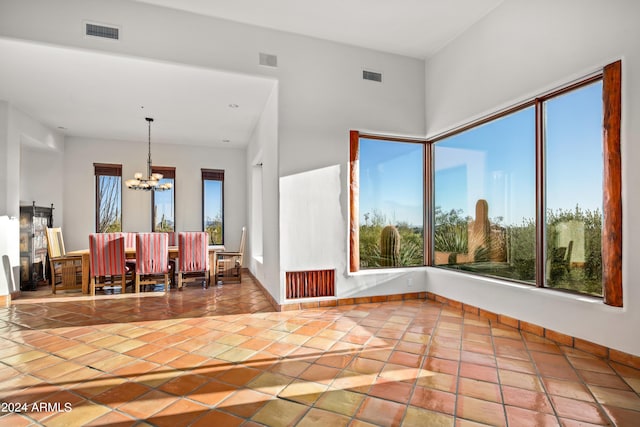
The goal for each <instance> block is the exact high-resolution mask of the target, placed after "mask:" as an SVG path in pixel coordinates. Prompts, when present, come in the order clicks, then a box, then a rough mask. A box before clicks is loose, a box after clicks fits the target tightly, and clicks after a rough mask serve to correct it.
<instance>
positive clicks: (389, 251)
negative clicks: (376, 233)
mask: <svg viewBox="0 0 640 427" xmlns="http://www.w3.org/2000/svg"><path fill="white" fill-rule="evenodd" d="M380 258H381V261H380V264H381V265H383V266H389V267H396V266H398V265H400V233H398V229H397V228H396V227H394V226H393V225H387V226H386V227H385V228H383V229H382V232H381V233H380Z"/></svg>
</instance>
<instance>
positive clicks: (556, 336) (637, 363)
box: [427, 292, 640, 369]
mask: <svg viewBox="0 0 640 427" xmlns="http://www.w3.org/2000/svg"><path fill="white" fill-rule="evenodd" d="M427 299H429V300H432V301H437V302H440V303H442V304H445V305H448V306H450V307H454V308H456V309H458V310H460V311H462V312H465V313H472V314H475V315H478V316H480V317H484V318H487V319H489V320H490V321H491V322H493V323H498V324H501V325H506V326H511V327H513V328H516V329H518V330H520V331H524V332H528V333H530V334H533V335H536V336H539V337H544V338H546V339H548V340H550V341H553V342H555V343H557V344H560V345H563V346H566V347H571V348H575V349H577V350H582V351H584V352H587V353H589V354H592V355H594V356H597V357H600V358H603V359H607V360H610V361H612V362H617V363H620V364H622V365H626V366H630V367H633V368H635V369H640V357H639V356H635V355H633V354H629V353H624V352H622V351H619V350H616V349H613V348H609V347H605V346H602V345H600V344H596V343H593V342H590V341H586V340H583V339H580V338H576V337H572V336H570V335H566V334H563V333H561V332H557V331H554V330H552V329H547V328H544V327H542V326H539V325H535V324H533V323H529V322H525V321H524V320H519V319H515V318H513V317H509V316H505V315H503V314H497V313H493V312H491V311H487V310H483V309H481V308H478V307H475V306H473V305H469V304H464V303H462V302H460V301H456V300H452V299H449V298H446V297H443V296H440V295H437V294H434V293H431V292H427Z"/></svg>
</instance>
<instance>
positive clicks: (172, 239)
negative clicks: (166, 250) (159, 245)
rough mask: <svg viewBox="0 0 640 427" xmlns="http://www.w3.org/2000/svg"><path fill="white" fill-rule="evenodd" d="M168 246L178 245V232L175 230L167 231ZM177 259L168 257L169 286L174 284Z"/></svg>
mask: <svg viewBox="0 0 640 427" xmlns="http://www.w3.org/2000/svg"><path fill="white" fill-rule="evenodd" d="M167 236H169V246H178V233H177V232H175V231H169V232H168V233H167ZM176 262H177V260H176V259H171V258H169V279H171V286H175V283H176V271H177V268H176V266H177V264H176Z"/></svg>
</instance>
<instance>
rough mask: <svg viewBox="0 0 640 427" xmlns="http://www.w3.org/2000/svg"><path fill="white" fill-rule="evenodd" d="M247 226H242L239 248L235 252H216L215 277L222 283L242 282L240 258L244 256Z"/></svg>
mask: <svg viewBox="0 0 640 427" xmlns="http://www.w3.org/2000/svg"><path fill="white" fill-rule="evenodd" d="M246 234H247V227H242V236H241V237H240V249H238V251H236V252H230V251H221V252H216V254H215V260H216V279H217V280H218V282H222V283H240V282H242V274H241V272H242V258H243V257H244V245H245V240H246Z"/></svg>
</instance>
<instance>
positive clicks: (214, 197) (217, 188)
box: [204, 180, 222, 221]
mask: <svg viewBox="0 0 640 427" xmlns="http://www.w3.org/2000/svg"><path fill="white" fill-rule="evenodd" d="M204 191H205V198H204V204H205V205H204V206H205V210H204V212H205V215H204V216H205V221H206V220H207V218H211V219H215V218H216V217H217V216H219V217H221V218H222V181H216V180H205V181H204Z"/></svg>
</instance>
